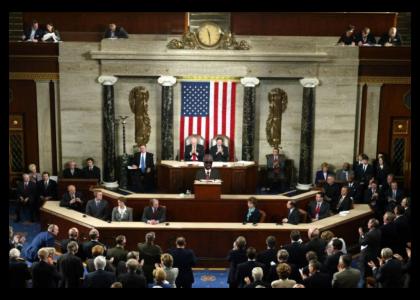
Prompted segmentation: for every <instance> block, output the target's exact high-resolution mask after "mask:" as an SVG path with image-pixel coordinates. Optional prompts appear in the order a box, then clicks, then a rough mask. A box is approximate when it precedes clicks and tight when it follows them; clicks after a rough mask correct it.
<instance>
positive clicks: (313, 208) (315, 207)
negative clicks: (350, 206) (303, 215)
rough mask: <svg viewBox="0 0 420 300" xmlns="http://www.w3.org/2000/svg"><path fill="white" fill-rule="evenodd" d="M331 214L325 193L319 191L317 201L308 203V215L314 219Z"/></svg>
mask: <svg viewBox="0 0 420 300" xmlns="http://www.w3.org/2000/svg"><path fill="white" fill-rule="evenodd" d="M329 215H330V205H329V204H328V203H327V202H325V201H324V193H322V192H318V193H317V194H316V196H315V201H314V200H312V201H311V202H310V203H309V205H308V216H309V218H311V220H312V221H317V220H321V219H324V218H326V217H328V216H329Z"/></svg>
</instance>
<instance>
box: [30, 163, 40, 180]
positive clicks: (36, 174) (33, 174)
mask: <svg viewBox="0 0 420 300" xmlns="http://www.w3.org/2000/svg"><path fill="white" fill-rule="evenodd" d="M28 170H29V173H28V175H29V180H30V181H32V182H33V183H35V184H36V183H37V182H38V181H41V180H42V176H41V174H40V173H39V172H38V171H37V170H36V164H30V165H29V166H28Z"/></svg>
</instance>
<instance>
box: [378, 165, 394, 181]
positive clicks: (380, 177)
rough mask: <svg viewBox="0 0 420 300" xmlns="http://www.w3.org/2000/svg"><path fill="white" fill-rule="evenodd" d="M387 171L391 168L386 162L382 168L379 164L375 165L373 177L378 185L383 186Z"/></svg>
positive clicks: (389, 171)
mask: <svg viewBox="0 0 420 300" xmlns="http://www.w3.org/2000/svg"><path fill="white" fill-rule="evenodd" d="M389 173H391V170H390V169H389V166H388V165H387V164H384V166H383V168H382V169H381V167H380V166H379V165H376V166H375V178H376V180H377V181H378V185H379V186H383V185H384V184H385V183H386V177H387V176H388V174H389Z"/></svg>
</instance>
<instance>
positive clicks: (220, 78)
mask: <svg viewBox="0 0 420 300" xmlns="http://www.w3.org/2000/svg"><path fill="white" fill-rule="evenodd" d="M178 78H179V79H180V80H184V81H188V80H198V81H208V80H226V81H235V82H240V80H241V79H240V77H232V76H204V75H203V76H200V75H196V76H180V77H178Z"/></svg>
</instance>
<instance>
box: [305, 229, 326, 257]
mask: <svg viewBox="0 0 420 300" xmlns="http://www.w3.org/2000/svg"><path fill="white" fill-rule="evenodd" d="M308 238H309V241H308V242H307V243H306V244H305V251H306V252H308V251H314V252H315V253H316V255H317V257H318V261H319V262H321V263H322V262H323V261H324V258H325V247H326V246H327V244H326V242H325V241H324V240H323V239H321V238H320V233H319V229H318V228H309V230H308Z"/></svg>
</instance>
